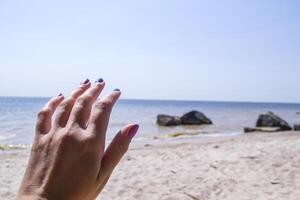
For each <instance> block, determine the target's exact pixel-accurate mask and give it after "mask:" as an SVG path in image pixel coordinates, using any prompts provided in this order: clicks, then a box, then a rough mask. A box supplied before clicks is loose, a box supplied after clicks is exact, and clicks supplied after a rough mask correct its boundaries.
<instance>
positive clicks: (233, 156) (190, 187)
mask: <svg viewBox="0 0 300 200" xmlns="http://www.w3.org/2000/svg"><path fill="white" fill-rule="evenodd" d="M29 152H30V150H29V148H25V149H21V150H6V151H5V154H0V171H1V177H0V199H7V200H10V199H14V195H15V193H16V192H17V189H18V186H19V184H20V181H21V178H22V176H23V173H24V170H25V165H26V162H27V159H28V156H29ZM299 196H300V132H276V133H248V134H242V135H237V136H225V137H215V138H206V139H199V138H194V137H190V138H184V139H183V138H182V139H178V140H177V139H176V140H168V141H167V140H163V141H155V140H153V141H147V143H145V144H138V143H136V142H135V143H134V144H132V145H131V147H130V149H129V151H128V153H127V154H126V156H125V157H124V158H123V159H122V161H121V163H120V165H119V166H117V168H116V170H115V172H114V173H113V175H112V177H111V179H110V181H109V182H108V184H107V186H106V187H105V189H104V190H103V193H101V195H100V196H99V197H98V199H101V200H108V199H125V200H127V199H128V200H129V199H146V200H147V199H149V200H150V199H151V200H152V199H154V200H155V199H162V200H164V199H166V200H167V199H183V200H185V199H186V200H193V199H206V200H210V199H211V200H213V199H228V200H229V199H244V200H246V199H247V200H250V199H251V200H252V199H291V200H296V199H297V198H298V197H299Z"/></svg>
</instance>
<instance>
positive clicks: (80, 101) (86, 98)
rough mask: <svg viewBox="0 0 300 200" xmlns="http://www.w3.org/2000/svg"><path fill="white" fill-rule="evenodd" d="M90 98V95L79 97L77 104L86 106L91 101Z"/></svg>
mask: <svg viewBox="0 0 300 200" xmlns="http://www.w3.org/2000/svg"><path fill="white" fill-rule="evenodd" d="M91 100H92V98H91V97H90V96H84V97H79V98H78V100H77V104H79V105H80V106H83V107H84V106H87V105H88V104H89V103H90V102H91Z"/></svg>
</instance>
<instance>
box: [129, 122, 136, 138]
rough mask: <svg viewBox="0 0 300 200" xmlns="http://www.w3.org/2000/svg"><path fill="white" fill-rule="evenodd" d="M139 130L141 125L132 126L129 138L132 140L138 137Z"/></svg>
mask: <svg viewBox="0 0 300 200" xmlns="http://www.w3.org/2000/svg"><path fill="white" fill-rule="evenodd" d="M138 130H139V125H138V124H135V125H134V126H132V127H131V129H130V130H129V132H128V136H129V138H130V139H132V138H133V137H134V136H135V135H136V133H137V131H138Z"/></svg>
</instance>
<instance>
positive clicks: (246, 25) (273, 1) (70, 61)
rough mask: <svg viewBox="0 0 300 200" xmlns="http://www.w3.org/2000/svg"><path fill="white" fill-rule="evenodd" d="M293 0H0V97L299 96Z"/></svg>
mask: <svg viewBox="0 0 300 200" xmlns="http://www.w3.org/2000/svg"><path fill="white" fill-rule="evenodd" d="M299 23H300V2H299V1H296V0H294V1H292V0H290V1H289V0H286V1H282V0H270V1H267V0H249V1H246V0H245V1H237V0H235V1H234V0H226V1H225V0H224V1H221V0H215V1H214V0H210V1H201V0H181V1H179V0H172V1H171V0H169V1H163V0H151V1H142V0H130V1H124V0H120V1H116V0H112V1H96V0H94V1H89V0H86V1H74V0H72V1H58V0H52V1H39V0H36V1H33V0H28V1H23V0H19V1H17V0H15V1H8V0H4V1H1V2H0V69H1V73H0V95H1V96H53V95H56V94H57V93H59V92H63V93H65V94H68V93H69V92H70V91H71V90H72V88H73V87H74V86H76V85H77V84H79V82H81V81H82V79H84V78H86V77H89V78H91V79H92V80H95V79H96V78H97V77H103V78H104V79H105V80H106V82H107V89H106V91H108V90H111V89H113V88H116V87H117V88H120V89H121V90H122V91H123V97H124V98H137V99H187V100H219V101H220V100H225V101H268V102H300V78H299V75H300V54H299V53H300V38H299V36H300V26H299Z"/></svg>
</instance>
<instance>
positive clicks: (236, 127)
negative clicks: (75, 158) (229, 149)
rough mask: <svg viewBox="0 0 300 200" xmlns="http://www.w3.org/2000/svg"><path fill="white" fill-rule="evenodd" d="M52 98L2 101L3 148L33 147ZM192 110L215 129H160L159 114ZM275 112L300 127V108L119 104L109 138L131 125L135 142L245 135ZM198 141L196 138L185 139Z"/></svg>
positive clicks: (0, 132) (193, 103) (242, 104)
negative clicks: (174, 135)
mask: <svg viewBox="0 0 300 200" xmlns="http://www.w3.org/2000/svg"><path fill="white" fill-rule="evenodd" d="M48 100H49V98H29V97H0V145H22V146H27V145H30V144H32V141H33V137H34V132H35V131H34V127H35V122H36V115H37V113H38V111H39V110H40V109H41V108H42V107H43V105H44V104H45V103H46V102H47V101H48ZM191 110H198V111H201V112H203V113H204V114H205V115H206V116H207V117H208V118H210V119H211V120H212V121H213V125H202V126H176V127H160V126H158V125H157V124H156V117H157V115H158V114H169V115H177V116H181V115H183V114H184V113H186V112H189V111H191ZM268 111H272V112H274V113H275V114H277V115H279V116H280V117H282V118H283V119H285V120H286V121H287V122H288V123H289V124H290V125H293V124H295V123H300V113H299V112H300V104H291V103H252V102H251V103H249V102H213V101H169V100H125V99H121V100H119V101H118V103H117V104H116V106H115V107H114V110H113V112H112V115H111V120H110V123H109V129H108V132H107V138H108V139H112V138H113V136H114V135H115V134H116V133H117V132H118V130H120V129H121V128H122V127H123V126H124V125H126V124H127V123H137V124H139V125H140V130H139V132H138V134H137V136H136V138H135V141H147V140H153V139H158V140H159V139H161V140H167V139H168V135H170V134H172V133H176V132H184V131H189V130H192V131H196V132H197V131H198V132H199V133H200V134H199V135H198V136H197V137H202V138H207V137H220V136H228V135H240V134H243V128H244V127H254V126H255V122H256V120H257V118H258V115H259V114H261V113H265V112H268ZM183 137H196V136H183Z"/></svg>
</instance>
